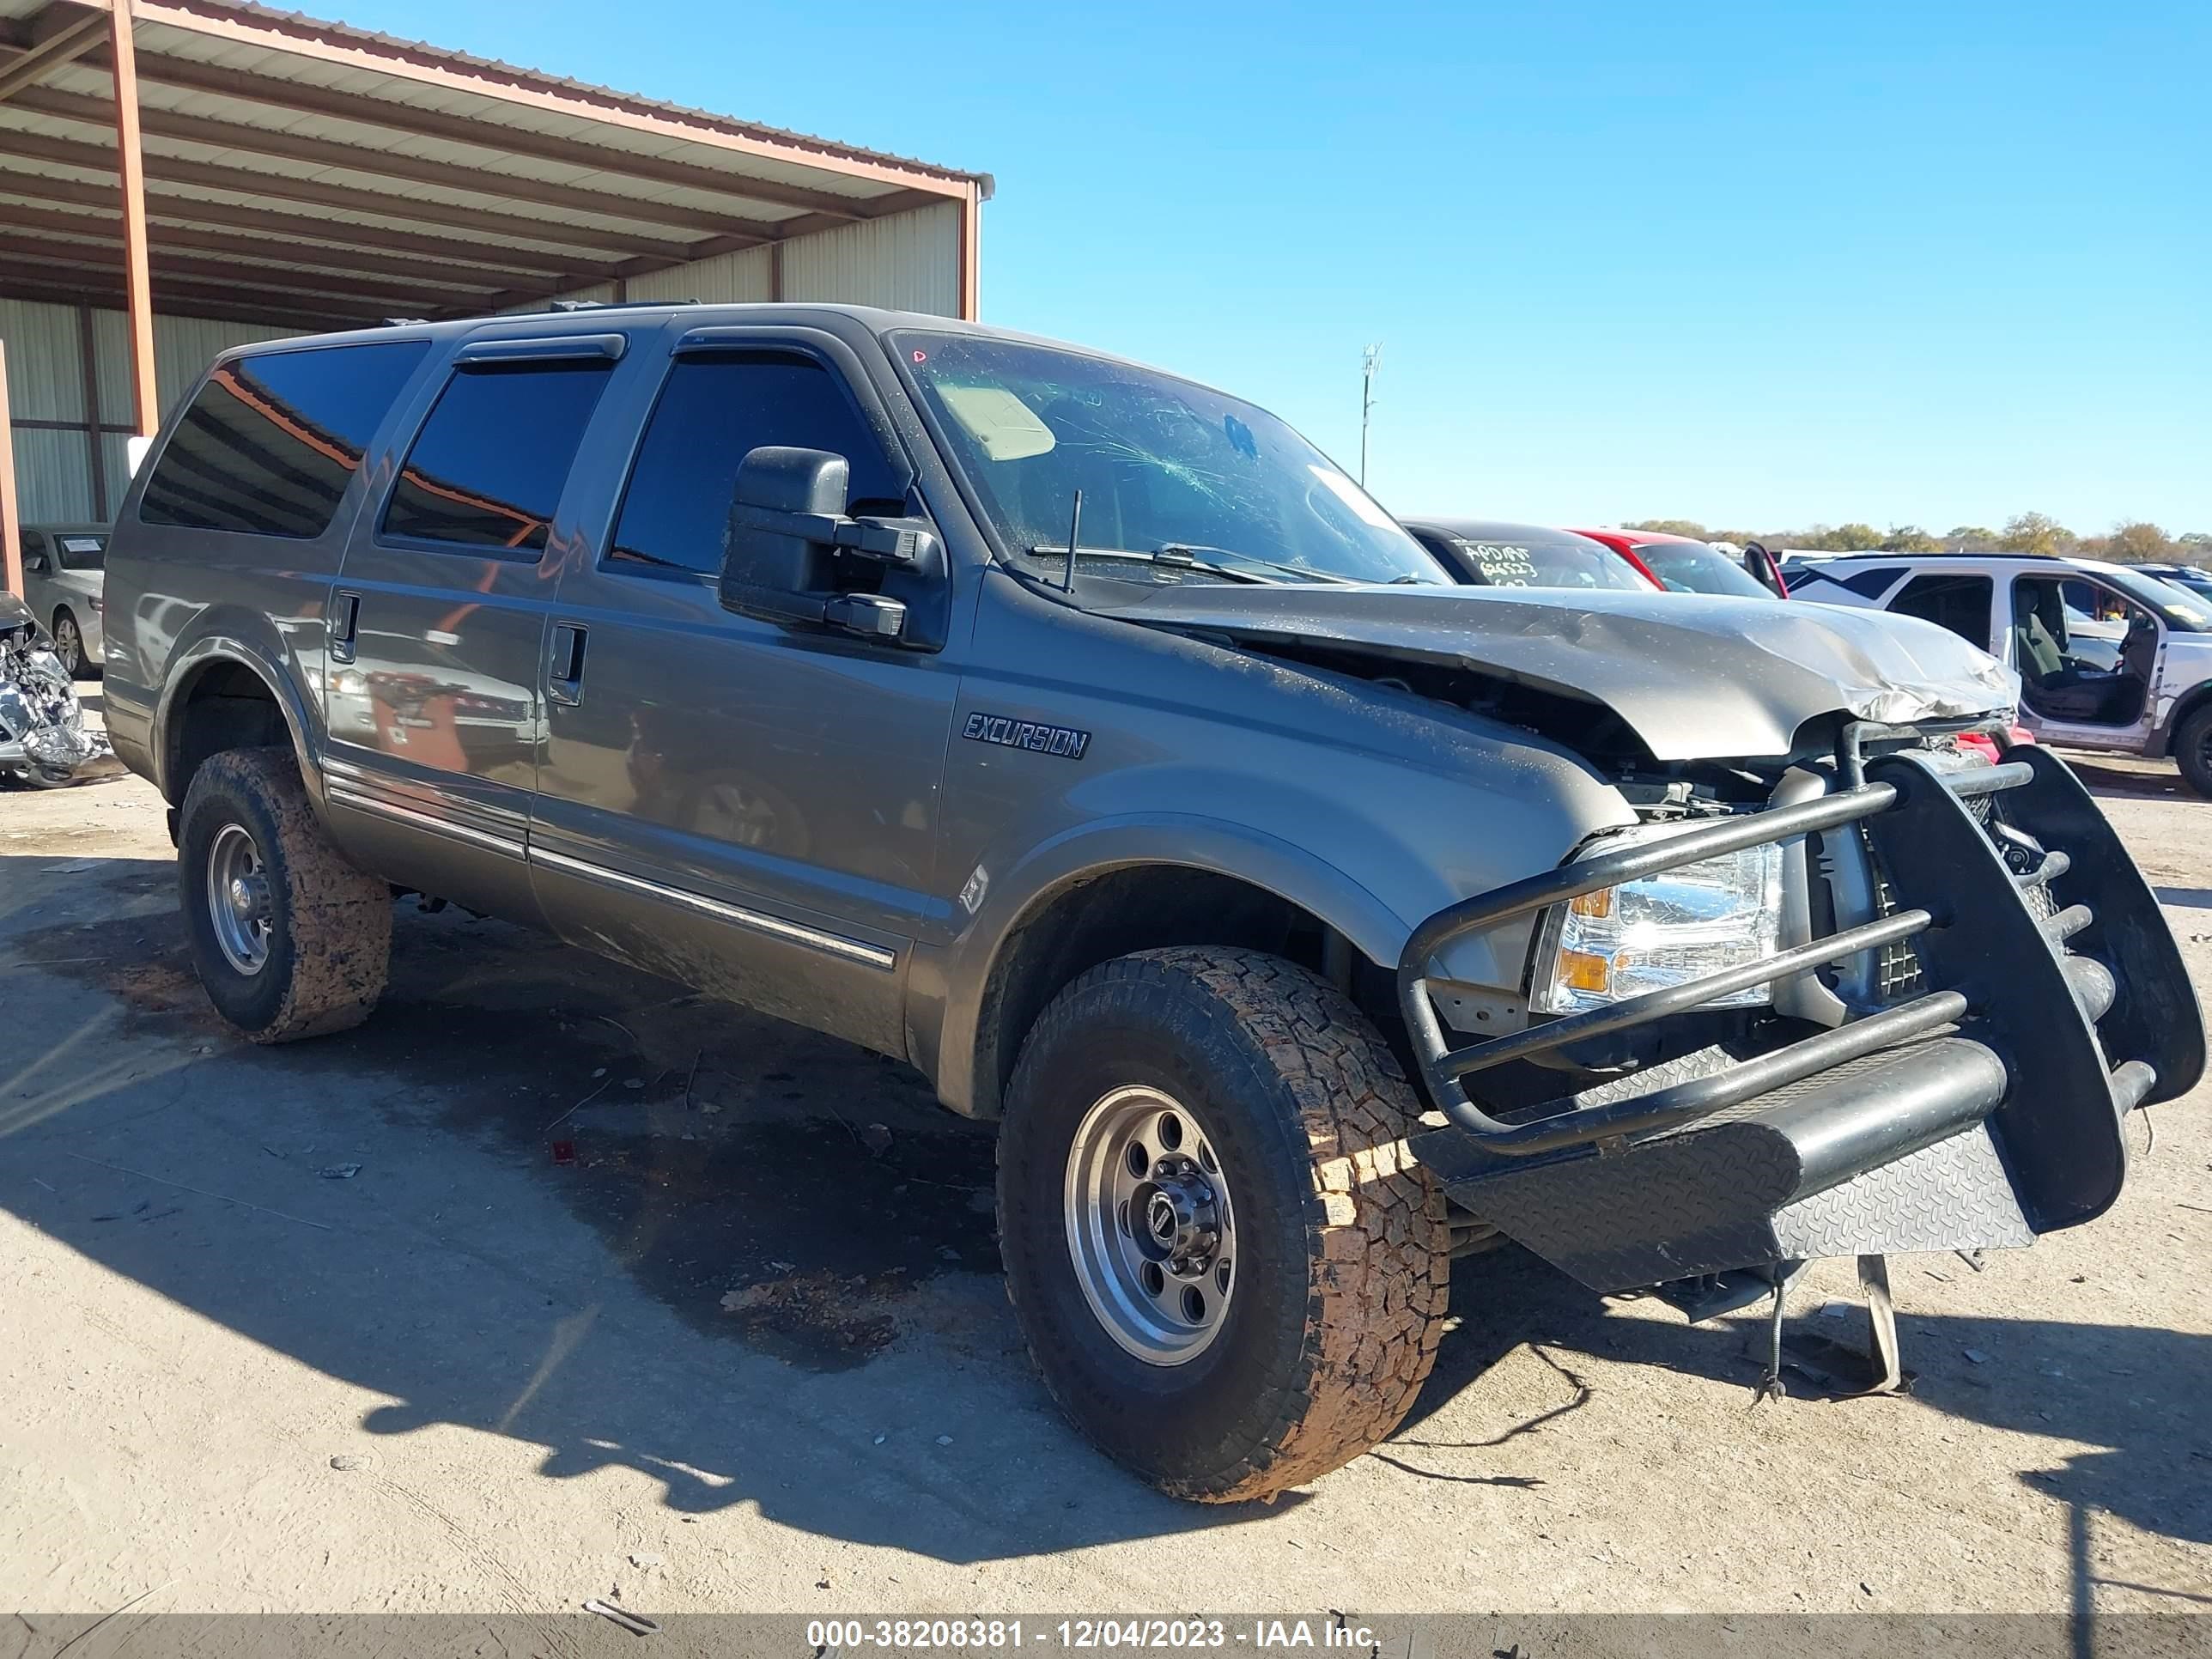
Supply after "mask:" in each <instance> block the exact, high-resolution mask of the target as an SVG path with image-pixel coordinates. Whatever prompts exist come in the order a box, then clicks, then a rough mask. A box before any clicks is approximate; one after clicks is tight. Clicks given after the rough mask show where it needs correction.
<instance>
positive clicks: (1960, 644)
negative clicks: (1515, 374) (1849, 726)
mask: <svg viewBox="0 0 2212 1659" xmlns="http://www.w3.org/2000/svg"><path fill="white" fill-rule="evenodd" d="M1534 593H1535V590H1533V589H1526V588H1506V587H1441V586H1438V587H1412V586H1406V587H1400V586H1390V587H1375V586H1358V587H1352V586H1344V587H1338V586H1321V585H1318V584H1306V583H1297V584H1285V585H1283V586H1245V585H1243V584H1235V585H1232V584H1229V583H1225V582H1220V583H1217V582H1202V583H1201V582H1184V583H1178V584H1176V585H1174V586H1162V587H1158V588H1153V589H1151V590H1148V591H1146V592H1144V593H1143V594H1141V595H1139V596H1138V597H1136V598H1133V599H1131V600H1129V601H1128V602H1127V603H1126V604H1121V605H1114V606H1112V607H1111V608H1110V612H1109V614H1111V615H1114V616H1116V617H1121V618H1123V619H1125V620H1127V621H1130V622H1136V623H1146V624H1147V625H1150V626H1153V627H1159V628H1171V629H1176V630H1178V631H1181V632H1192V633H1199V632H1202V633H1207V634H1214V635H1228V636H1229V637H1230V638H1231V639H1232V640H1235V641H1237V642H1239V643H1240V644H1244V645H1249V646H1250V647H1254V648H1256V649H1260V650H1265V649H1266V648H1267V646H1268V645H1269V644H1270V643H1275V644H1280V645H1286V646H1287V645H1303V646H1305V647H1316V646H1319V647H1330V648H1336V649H1347V648H1348V649H1354V650H1361V651H1366V652H1372V653H1377V654H1380V655H1384V656H1391V657H1399V658H1402V659H1408V660H1418V661H1425V662H1431V663H1439V664H1443V665H1452V666H1458V667H1462V668H1467V669H1471V670H1473V671H1476V672H1479V673H1486V674H1491V675H1495V676H1497V677H1498V678H1504V679H1508V680H1513V681H1517V682H1519V683H1521V684H1527V685H1531V686H1534V687H1537V688H1539V689H1541V690H1547V691H1550V692H1554V693H1557V694H1559V695H1561V696H1568V697H1577V698H1580V699H1583V701H1585V702H1599V703H1602V704H1604V705H1605V706H1606V707H1607V708H1610V709H1612V710H1613V712H1614V713H1615V714H1618V715H1619V716H1620V718H1621V719H1622V720H1625V721H1626V722H1627V724H1628V725H1629V726H1630V727H1631V728H1632V730H1633V731H1634V732H1636V734H1637V736H1638V737H1639V738H1642V739H1643V741H1644V744H1645V746H1646V747H1648V748H1649V749H1650V750H1651V753H1652V755H1653V756H1654V757H1656V758H1657V759H1660V760H1662V761H1672V760H1717V759H1729V760H1736V759H1744V760H1748V759H1753V758H1756V757H1765V756H1782V755H1786V754H1788V753H1790V750H1791V749H1792V748H1793V747H1794V746H1795V739H1796V733H1797V729H1798V727H1799V726H1802V725H1803V724H1804V723H1805V722H1806V721H1807V720H1812V719H1814V718H1816V717H1818V716H1820V715H1824V714H1838V713H1841V714H1850V715H1854V716H1857V718H1859V719H1862V720H1880V721H1882V722H1884V723H1886V724H1890V725H1908V724H1911V723H1912V722H1915V721H1919V720H1961V719H1969V718H1972V717H1973V716H1976V715H1980V714H1992V713H1996V712H1997V711H2000V710H2004V709H2009V708H2011V707H2012V706H2013V704H2014V702H2015V690H2014V688H2013V684H2012V680H2011V677H2010V676H2009V675H2008V673H2007V672H2006V671H2005V669H2004V667H2003V665H2002V664H2000V663H1999V662H1998V661H1997V660H1996V658H1994V657H1991V656H1990V655H1989V654H1988V653H1985V652H1983V651H1978V650H1977V649H1975V647H1972V646H1971V645H1969V644H1967V643H1966V641H1964V640H1962V639H1960V637H1959V636H1958V635H1955V634H1954V633H1952V632H1951V631H1950V630H1949V629H1944V628H1939V627H1937V626H1936V624H1935V623H1926V622H1922V621H1920V620H1918V619H1917V618H1916V617H1897V616H1892V615H1890V614H1889V613H1887V611H1868V610H1862V609H1853V608H1847V607H1844V606H1841V605H1814V604H1808V603H1807V602H1805V601H1802V600H1797V599H1719V598H1713V597H1711V596H1707V595H1703V594H1694V593H1663V594H1662V593H1632V592H1574V593H1571V594H1570V593H1567V592H1551V591H1547V592H1545V594H1544V595H1543V597H1541V598H1537V597H1534Z"/></svg>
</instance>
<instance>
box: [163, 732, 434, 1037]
mask: <svg viewBox="0 0 2212 1659" xmlns="http://www.w3.org/2000/svg"><path fill="white" fill-rule="evenodd" d="M177 874H178V884H179V890H180V897H181V899H182V902H183V905H184V913H185V937H186V938H187V939H189V940H190V941H191V951H192V963H193V966H194V967H195V968H197V969H198V971H199V976H200V983H201V984H202V985H204V986H205V987H207V994H208V1000H210V1001H211V1002H213V1003H214V1004H215V1006H216V1012H217V1013H219V1014H221V1015H222V1017H223V1018H225V1019H227V1020H228V1021H229V1022H230V1023H231V1024H233V1025H234V1026H236V1027H237V1028H238V1030H240V1032H241V1033H243V1034H244V1035H245V1036H247V1037H249V1038H251V1039H252V1041H254V1042H292V1041H294V1040H295V1039H297V1038H300V1037H310V1036H325V1035H327V1034H329V1033H330V1032H332V1031H343V1030H347V1029H349V1027H352V1026H355V1025H358V1024H361V1022H362V1021H363V1020H364V1019H367V1018H368V1015H369V1011H370V1010H371V1009H373V1008H374V1007H375V1006H376V1000H377V998H378V997H379V996H380V995H382V994H383V992H384V981H385V975H386V973H387V971H388V970H389V967H390V963H391V957H392V890H391V889H390V888H389V887H387V886H386V884H384V883H383V882H381V881H379V880H377V879H376V878H374V877H373V876H370V875H368V874H366V873H365V872H362V871H360V870H357V869H356V868H355V867H354V866H352V865H350V864H349V863H347V862H346V860H345V859H344V857H343V855H342V854H340V853H339V852H338V850H337V848H335V847H333V846H331V842H330V839H329V837H327V836H325V835H324V833H323V827H322V825H321V824H320V823H319V822H318V821H317V820H316V817H315V814H314V809H313V807H312V806H310V805H308V802H307V791H306V790H305V789H304V788H302V787H301V784H300V774H299V771H298V769H297V768H295V766H294V764H293V762H292V756H291V752H290V751H289V750H284V749H233V750H226V751H225V752H223V753H222V754H219V755H216V757H213V758H212V759H210V761H208V762H207V763H206V764H204V766H202V767H201V768H200V769H199V770H198V771H197V772H196V773H194V774H193V775H192V782H191V788H190V789H189V790H187V791H186V792H185V805H184V811H183V812H182V813H181V814H180V815H179V824H178V835H177Z"/></svg>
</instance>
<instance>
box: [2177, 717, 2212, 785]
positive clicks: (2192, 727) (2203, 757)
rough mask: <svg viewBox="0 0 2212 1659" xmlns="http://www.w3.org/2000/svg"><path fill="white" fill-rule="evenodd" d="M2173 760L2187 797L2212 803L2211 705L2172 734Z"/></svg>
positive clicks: (2184, 722) (2183, 723)
mask: <svg viewBox="0 0 2212 1659" xmlns="http://www.w3.org/2000/svg"><path fill="white" fill-rule="evenodd" d="M2173 760H2174V764H2175V765H2177V766H2179V768H2180V769H2181V781H2182V782H2183V783H2185V784H2186V785H2187V786H2188V787H2189V792H2190V793H2191V794H2193V795H2195V796H2197V798H2198V799H2212V703H2207V704H2205V706H2204V707H2203V708H2200V709H2198V710H2197V712H2196V713H2195V714H2191V716H2190V717H2189V718H2188V719H2187V720H2184V721H2182V722H2181V726H2180V728H2179V730H2178V731H2176V732H2174V734H2173Z"/></svg>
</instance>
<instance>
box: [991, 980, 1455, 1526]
mask: <svg viewBox="0 0 2212 1659" xmlns="http://www.w3.org/2000/svg"><path fill="white" fill-rule="evenodd" d="M1418 1110H1419V1109H1418V1107H1417V1106H1416V1105H1415V1103H1414V1101H1413V1094H1412V1091H1411V1090H1410V1089H1408V1087H1407V1085H1406V1082H1405V1080H1404V1078H1403V1077H1402V1075H1401V1073H1400V1072H1399V1069H1398V1066H1397V1064H1396V1062H1395V1060H1393V1059H1392V1058H1391V1056H1390V1054H1389V1049H1388V1048H1386V1047H1385V1046H1384V1045H1383V1042H1382V1040H1381V1038H1380V1037H1379V1036H1376V1033H1375V1031H1374V1029H1373V1028H1372V1027H1371V1026H1370V1025H1369V1024H1368V1023H1367V1021H1366V1020H1365V1019H1364V1018H1363V1017H1362V1016H1361V1015H1360V1014H1359V1012H1358V1010H1356V1009H1355V1008H1353V1007H1352V1005H1351V1003H1350V1002H1349V1000H1346V998H1344V997H1343V996H1342V995H1340V994H1339V993H1338V992H1336V991H1335V990H1334V989H1333V988H1332V987H1329V986H1328V985H1327V984H1326V983H1324V982H1323V981H1321V980H1319V979H1316V977H1314V976H1313V975H1310V974H1309V973H1307V972H1305V971H1304V969H1300V968H1297V967H1296V966H1294V965H1293V964H1291V963H1287V962H1285V961H1283V960H1281V959H1280V958H1279V957H1270V956H1267V955H1265V954H1263V953H1261V952H1258V951H1241V950H1228V949H1218V948H1211V947H1185V948H1176V949H1172V950H1161V951H1142V952H1139V953H1138V954H1136V955H1134V956H1129V957H1121V958H1120V959H1118V960H1116V961H1114V962H1109V963H1106V964H1104V965H1103V966H1102V967H1099V968H1096V969H1092V970H1091V972H1089V973H1087V974H1085V975H1083V976H1082V977H1081V978H1079V979H1078V980H1077V981H1075V982H1074V983H1073V985H1070V986H1069V987H1067V988H1066V990H1064V991H1062V992H1061V993H1060V995H1059V996H1058V997H1057V998H1055V999H1054V1001H1053V1003H1052V1005H1051V1006H1049V1007H1048V1008H1047V1009H1046V1011H1045V1012H1044V1014H1043V1015H1042V1018H1040V1019H1039V1020H1038V1021H1037V1024H1036V1028H1035V1029H1034V1030H1032V1031H1031V1032H1030V1036H1029V1037H1028V1039H1027V1041H1026V1042H1025V1043H1024V1046H1023V1049H1022V1054H1021V1059H1020V1061H1019V1063H1018V1066H1016V1068H1015V1072H1014V1076H1013V1080H1012V1085H1011V1088H1010V1090H1009V1094H1008V1099H1007V1103H1006V1122H1005V1124H1004V1126H1003V1127H1002V1130H1001V1133H1000V1152H999V1231H1000V1246H1001V1249H1002V1250H1003V1251H1004V1253H1005V1255H1006V1282H1007V1290H1008V1293H1009V1294H1010V1295H1011V1296H1012V1298H1013V1302H1014V1307H1015V1311H1016V1313H1017V1314H1018V1316H1019V1318H1020V1321H1021V1324H1022V1328H1023V1332H1024V1335H1025V1336H1026V1337H1027V1338H1028V1341H1029V1346H1030V1353H1031V1354H1032V1356H1033V1357H1034V1358H1035V1360H1036V1365H1037V1368H1038V1370H1040V1371H1041V1372H1042V1374H1043V1376H1044V1381H1045V1384H1046V1386H1047V1387H1048V1389H1050V1390H1051V1392H1052V1395H1053V1397H1054V1399H1055V1400H1056V1401H1058V1402H1059V1403H1060V1407H1061V1409H1062V1410H1063V1411H1065V1412H1066V1413H1067V1415H1068V1416H1069V1417H1070V1418H1071V1419H1073V1421H1074V1423H1075V1425H1076V1426H1077V1427H1078V1428H1079V1429H1080V1430H1081V1431H1083V1432H1084V1433H1085V1435H1087V1436H1088V1437H1090V1438H1091V1440H1092V1441H1094V1442H1095V1443H1097V1445H1098V1446H1099V1447H1100V1448H1101V1449H1103V1450H1104V1451H1105V1452H1106V1453H1107V1454H1108V1455H1110V1456H1112V1457H1114V1458H1115V1459H1116V1460H1117V1461H1119V1462H1121V1463H1123V1464H1126V1465H1127V1467H1129V1468H1132V1469H1133V1470H1135V1471H1136V1472H1137V1473H1138V1474H1140V1475H1142V1476H1143V1477H1144V1478H1145V1479H1146V1480H1149V1481H1151V1482H1152V1484H1153V1485H1155V1486H1158V1487H1160V1488H1161V1489H1162V1490H1163V1491H1165V1492H1169V1493H1170V1494H1172V1495H1175V1496H1176V1497H1181V1498H1195V1499H1199V1500H1201V1501H1206V1502H1215V1503H1227V1502H1234V1501H1237V1500H1241V1499H1246V1498H1271V1497H1273V1496H1274V1495H1275V1494H1276V1493H1278V1492H1282V1491H1284V1490H1285V1489H1286V1488H1288V1487H1291V1486H1298V1485H1301V1484H1303V1483H1304V1482H1306V1481H1309V1480H1314V1479H1316V1478H1317V1477H1319V1476H1321V1475H1322V1474H1327V1473H1328V1471H1329V1470H1331V1469H1334V1468H1337V1467H1339V1466H1340V1465H1341V1464H1344V1463H1346V1462H1350V1461H1351V1460H1352V1458H1354V1457H1357V1456H1358V1455H1360V1454H1361V1453H1363V1452H1364V1451H1366V1450H1368V1449H1370V1448H1371V1447H1373V1446H1374V1445H1375V1444H1376V1443H1377V1442H1378V1441H1380V1440H1381V1439H1382V1438H1383V1437H1384V1436H1385V1435H1387V1434H1389V1432H1390V1431H1391V1430H1393V1429H1394V1428H1395V1427H1396V1426H1397V1425H1398V1423H1399V1421H1400V1420H1401V1419H1402V1418H1403V1417H1404V1416H1405V1414H1406V1413H1407V1410H1408V1409H1409V1408H1410V1407H1412V1405H1413V1397H1414V1395H1416V1394H1417V1393H1418V1392H1419V1389H1420V1385H1421V1383H1422V1380H1423V1379H1424V1378H1425V1377H1426V1376H1427V1375H1428V1372H1429V1368H1430V1366H1431V1364H1432V1363H1433V1362H1434V1360H1435V1358H1436V1348H1437V1338H1438V1336H1439V1335H1440V1334H1441V1331H1442V1325H1443V1312H1444V1304H1445V1295H1446V1289H1447V1282H1448V1272H1449V1260H1448V1232H1447V1228H1446V1225H1445V1221H1444V1214H1443V1198H1442V1195H1441V1194H1440V1192H1439V1191H1438V1189H1437V1187H1436V1184H1435V1182H1433V1181H1432V1180H1431V1178H1430V1176H1428V1174H1427V1172H1426V1171H1425V1170H1422V1169H1420V1168H1419V1166H1417V1165H1416V1164H1413V1161H1412V1159H1411V1158H1410V1157H1409V1156H1408V1154H1407V1150H1406V1146H1405V1135H1406V1133H1407V1128H1408V1127H1410V1125H1411V1124H1412V1122H1413V1119H1414V1118H1415V1116H1416V1115H1417V1114H1418Z"/></svg>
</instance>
